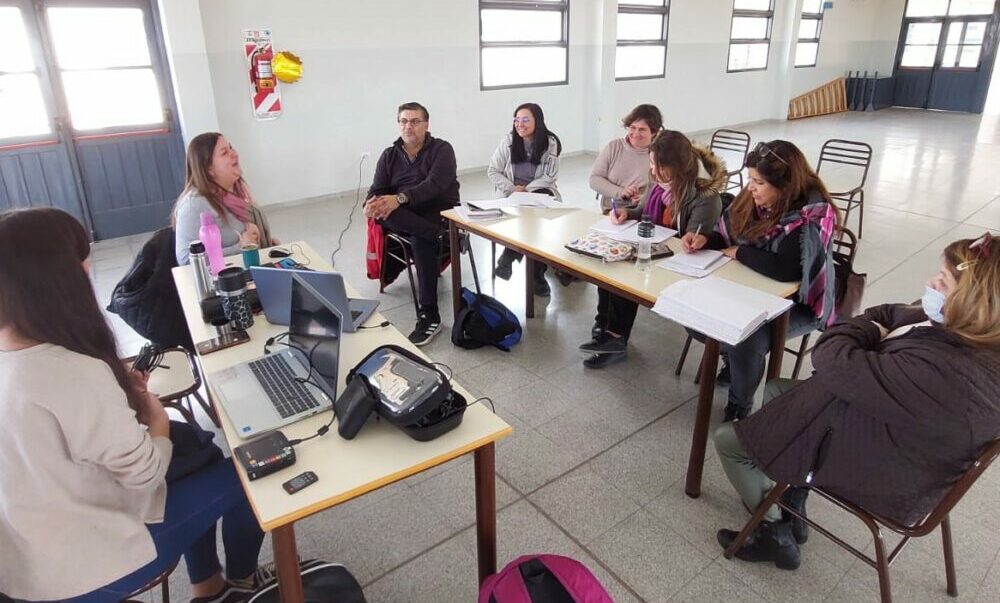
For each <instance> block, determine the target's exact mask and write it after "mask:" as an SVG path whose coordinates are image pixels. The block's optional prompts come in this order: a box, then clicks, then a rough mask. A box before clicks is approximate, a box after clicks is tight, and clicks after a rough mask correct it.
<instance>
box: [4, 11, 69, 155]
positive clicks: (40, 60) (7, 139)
mask: <svg viewBox="0 0 1000 603" xmlns="http://www.w3.org/2000/svg"><path fill="white" fill-rule="evenodd" d="M4 6H8V7H10V8H14V9H17V10H18V11H19V12H20V16H21V24H22V25H23V27H24V30H25V35H26V36H27V38H28V48H29V50H30V53H31V61H32V68H31V70H28V71H0V75H34V76H35V77H36V78H37V80H38V87H39V90H40V92H41V96H42V104H43V109H44V110H45V121H46V124H47V125H48V128H49V131H48V132H45V133H41V134H29V135H20V136H0V149H14V148H17V147H21V146H33V145H39V144H57V143H58V142H59V131H60V129H61V128H62V121H61V120H60V119H59V118H58V117H57V115H58V113H57V108H56V104H55V98H54V97H53V95H52V82H51V80H50V79H49V73H48V70H47V69H46V68H45V64H46V63H45V55H44V51H43V49H42V46H41V43H40V40H39V38H38V36H37V35H34V29H35V28H37V23H36V22H35V19H36V18H37V15H36V13H35V11H34V10H33V8H32V6H31V4H30V3H28V2H25V3H19V2H14V3H12V4H5V5H4Z"/></svg>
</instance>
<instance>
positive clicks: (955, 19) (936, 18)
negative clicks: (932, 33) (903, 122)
mask: <svg viewBox="0 0 1000 603" xmlns="http://www.w3.org/2000/svg"><path fill="white" fill-rule="evenodd" d="M909 7H910V2H909V0H907V1H906V4H905V5H904V6H903V22H902V24H901V26H900V31H899V42H898V43H897V44H896V62H895V68H896V69H907V70H910V71H931V70H943V71H950V72H963V71H964V72H975V71H979V70H980V69H981V68H982V66H983V53H982V51H980V53H979V61H978V62H977V64H976V66H975V67H958V66H955V67H945V66H944V65H943V64H942V61H943V59H944V51H945V46H947V40H948V28H949V27H951V25H952V24H953V23H964V24H965V25H964V26H963V27H962V41H963V42H964V41H965V35H966V31H967V29H968V24H969V23H975V22H985V23H986V32H985V33H984V35H983V41H982V42H980V44H979V47H980V48H982V47H984V46H985V45H986V40H987V38H988V36H989V35H990V24H991V23H992V22H993V20H994V19H995V18H996V13H994V14H992V15H985V14H984V15H951V14H950V13H951V0H948V6H947V8H946V9H945V12H944V14H942V15H930V16H922V17H907V16H906V12H907V10H908V9H909ZM994 10H996V5H994ZM913 23H940V24H941V31H940V33H939V35H938V42H937V50H936V52H935V54H934V64H933V65H930V66H908V65H903V55H904V53H905V52H906V47H907V46H908V45H907V43H906V35H907V33H908V31H909V28H910V24H913ZM909 46H930V44H909ZM958 46H959V49H960V50H959V52H961V47H962V46H966V44H959V45H958ZM968 46H975V44H968Z"/></svg>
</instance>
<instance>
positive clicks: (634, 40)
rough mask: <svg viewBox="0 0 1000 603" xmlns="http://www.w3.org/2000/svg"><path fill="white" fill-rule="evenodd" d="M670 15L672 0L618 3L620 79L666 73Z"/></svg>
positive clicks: (661, 75) (616, 64) (625, 0)
mask: <svg viewBox="0 0 1000 603" xmlns="http://www.w3.org/2000/svg"><path fill="white" fill-rule="evenodd" d="M669 18H670V4H669V0H624V1H622V2H619V3H618V47H617V48H616V50H615V79H616V80H635V79H643V78H656V77H663V76H664V75H665V73H666V65H667V24H668V21H669Z"/></svg>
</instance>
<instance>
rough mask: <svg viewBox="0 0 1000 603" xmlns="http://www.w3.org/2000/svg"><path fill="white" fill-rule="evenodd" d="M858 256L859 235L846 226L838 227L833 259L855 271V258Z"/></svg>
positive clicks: (834, 241)
mask: <svg viewBox="0 0 1000 603" xmlns="http://www.w3.org/2000/svg"><path fill="white" fill-rule="evenodd" d="M857 255H858V235H856V234H854V231H852V230H851V229H850V228H847V227H845V226H838V227H837V237H836V238H835V239H834V240H833V258H834V261H838V262H840V263H842V264H844V265H845V266H847V267H848V268H850V269H851V270H854V258H855V257H856V256H857Z"/></svg>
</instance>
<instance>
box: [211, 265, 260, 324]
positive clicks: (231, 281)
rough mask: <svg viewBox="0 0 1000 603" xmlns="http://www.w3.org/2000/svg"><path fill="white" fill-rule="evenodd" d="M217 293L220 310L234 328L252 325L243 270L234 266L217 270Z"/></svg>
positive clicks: (251, 314) (251, 313)
mask: <svg viewBox="0 0 1000 603" xmlns="http://www.w3.org/2000/svg"><path fill="white" fill-rule="evenodd" d="M219 295H220V296H221V297H222V311H223V312H225V314H226V318H228V319H229V322H230V323H232V326H233V328H234V329H239V330H246V329H249V328H250V327H252V326H253V312H252V311H251V309H250V300H249V299H248V298H247V277H246V271H245V270H243V269H242V268H239V267H235V266H234V267H232V268H226V269H225V270H222V271H221V272H219Z"/></svg>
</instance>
